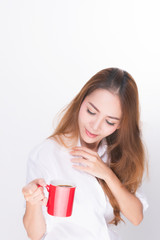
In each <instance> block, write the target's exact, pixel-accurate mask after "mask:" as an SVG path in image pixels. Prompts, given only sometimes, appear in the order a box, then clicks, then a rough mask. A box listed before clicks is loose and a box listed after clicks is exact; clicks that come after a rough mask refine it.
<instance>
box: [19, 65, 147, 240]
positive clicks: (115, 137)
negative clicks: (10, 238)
mask: <svg viewBox="0 0 160 240" xmlns="http://www.w3.org/2000/svg"><path fill="white" fill-rule="evenodd" d="M63 112H64V114H63V116H62V118H61V120H60V122H59V124H58V126H57V128H56V129H55V131H54V133H53V134H52V135H51V136H50V137H48V138H47V139H45V140H44V141H43V142H42V143H40V144H39V145H38V146H36V147H35V148H34V149H33V150H32V151H31V153H30V156H29V160H28V170H27V185H26V186H25V187H24V188H23V190H22V191H23V194H24V197H25V199H26V212H25V215H24V218H23V221H24V226H25V229H26V231H27V234H28V236H29V237H30V238H31V239H33V240H36V239H37V240H38V239H42V238H43V239H45V240H49V239H54V240H58V239H65V238H66V239H69V240H71V239H82V238H83V239H86V240H97V239H101V240H103V239H105V240H113V239H114V240H117V239H119V238H118V236H116V235H114V234H113V233H112V232H111V230H110V225H111V224H115V225H117V224H118V223H119V222H120V221H123V220H122V218H121V215H120V213H122V214H123V215H124V216H125V217H126V218H127V219H128V220H129V221H131V222H132V223H133V224H134V225H138V224H140V222H141V221H142V219H143V212H144V210H145V209H146V208H147V202H146V200H145V198H144V196H143V195H142V194H140V192H139V189H138V188H139V187H140V185H141V182H142V177H143V173H144V169H145V157H144V149H143V144H142V140H141V133H140V129H139V103H138V90H137V86H136V83H135V81H134V79H133V78H132V76H131V75H130V74H129V73H127V72H126V71H123V70H121V69H117V68H108V69H104V70H102V71H100V72H98V73H97V74H95V75H94V76H93V77H92V78H91V79H90V80H89V81H88V82H87V83H86V84H85V85H84V87H83V88H82V89H81V91H80V92H79V94H78V95H77V96H76V97H75V98H74V99H73V100H72V101H71V103H70V104H69V105H68V106H67V107H66V108H65V109H64V111H63ZM59 178H63V179H64V178H65V179H67V180H72V181H74V182H75V184H76V186H77V188H76V194H75V200H74V209H73V213H72V216H71V217H69V218H57V217H52V216H49V215H48V214H47V213H46V209H45V207H42V205H44V206H45V205H46V203H47V198H46V197H45V194H44V191H43V186H45V185H46V184H47V183H48V182H50V181H51V180H52V179H59ZM38 185H41V186H42V187H38ZM137 189H138V191H137Z"/></svg>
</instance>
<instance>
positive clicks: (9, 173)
mask: <svg viewBox="0 0 160 240" xmlns="http://www.w3.org/2000/svg"><path fill="white" fill-rule="evenodd" d="M158 2H159V1H158V0H157V1H156V0H152V1H148V0H134V1H129V0H110V1H109V0H106V1H105V0H45V1H44V0H26V1H25V0H10V1H9V0H0V81H1V84H0V107H1V108H0V121H1V123H0V150H1V151H0V161H1V166H0V178H1V180H0V190H1V191H0V194H1V197H0V234H1V239H3V240H10V239H16V240H22V239H24V240H25V239H27V237H26V232H25V230H24V227H23V224H22V216H23V210H24V209H23V205H24V199H23V196H22V193H21V189H22V187H23V186H24V185H25V176H26V161H27V156H28V153H29V151H30V150H31V149H32V148H33V147H34V146H35V145H37V144H38V143H40V142H41V141H42V140H43V139H44V138H46V137H48V136H49V135H50V134H51V133H52V132H53V119H54V118H55V116H56V114H57V113H58V112H59V111H60V110H61V109H62V108H63V107H64V106H66V104H68V103H69V102H70V100H72V98H73V97H74V96H75V95H76V94H77V93H78V92H79V90H80V89H81V87H82V86H83V85H84V83H86V82H87V81H88V80H89V78H90V77H91V76H92V75H93V74H95V73H96V72H98V71H99V70H101V69H103V68H107V67H119V68H122V69H124V70H127V71H128V72H129V73H131V75H132V76H133V77H134V78H135V80H136V82H137V85H138V88H139V96H140V107H141V120H142V128H143V138H144V142H145V145H146V147H147V149H148V158H149V170H150V178H149V180H146V178H145V181H144V192H145V194H146V196H147V198H148V202H149V205H150V206H149V208H148V210H147V212H146V213H145V216H144V220H143V222H142V223H141V224H140V225H139V226H138V227H135V226H132V225H131V224H130V223H129V222H128V221H126V224H125V225H124V224H121V226H120V228H119V227H118V229H119V231H120V232H121V235H122V239H123V240H135V239H141V240H150V239H154V240H158V239H159V235H158V234H157V233H158V229H159V221H158V219H159V213H158V212H159V211H160V210H159V202H160V195H159V193H158V189H159V184H158V183H159V179H158V172H159V169H160V164H159V161H160V151H159V147H160V146H159V143H158V142H159V139H158V138H159V135H160V128H159V122H160V113H159V109H160V97H159V91H160V85H159V81H160V67H159V61H160V47H159V45H160V44H159V43H160V35H159V23H160V15H159V5H158Z"/></svg>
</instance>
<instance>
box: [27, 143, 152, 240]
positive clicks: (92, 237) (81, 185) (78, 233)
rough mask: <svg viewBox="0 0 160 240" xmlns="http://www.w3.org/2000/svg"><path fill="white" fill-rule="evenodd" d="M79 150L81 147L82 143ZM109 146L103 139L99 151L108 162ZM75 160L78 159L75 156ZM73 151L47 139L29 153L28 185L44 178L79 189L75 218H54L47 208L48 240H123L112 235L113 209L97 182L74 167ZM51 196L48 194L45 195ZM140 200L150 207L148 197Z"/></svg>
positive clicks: (140, 196)
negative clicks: (67, 183) (72, 185)
mask: <svg viewBox="0 0 160 240" xmlns="http://www.w3.org/2000/svg"><path fill="white" fill-rule="evenodd" d="M77 146H81V143H80V139H79V140H78V144H77ZM106 150H107V143H106V140H105V139H103V140H102V141H101V144H100V146H99V148H98V155H99V156H100V157H101V159H102V160H103V161H104V162H106V161H107V152H106ZM74 157H75V156H74ZM71 158H73V156H72V155H71V154H70V153H69V150H68V149H66V148H65V147H63V146H61V145H59V144H58V143H57V142H56V141H54V140H53V139H45V140H43V142H41V143H40V144H38V145H37V146H35V147H34V148H33V149H32V150H31V151H30V153H29V158H28V163H27V183H29V182H31V181H32V180H34V179H36V178H44V179H45V181H46V183H47V184H49V183H50V182H51V180H58V179H60V180H64V181H65V180H66V181H67V182H73V184H75V185H76V191H75V197H74V205H73V211H72V216H71V217H54V216H50V215H49V214H48V213H47V211H46V207H44V208H43V213H44V216H45V220H46V229H47V230H46V234H45V236H44V237H43V239H45V240H53V239H54V240H62V239H67V240H75V239H76V240H82V239H83V240H97V239H100V240H119V237H118V236H117V235H115V233H113V232H111V230H110V227H109V224H108V223H109V222H110V221H111V220H112V219H113V218H114V215H113V208H112V206H111V204H110V203H109V200H108V197H107V196H106V195H105V194H104V192H103V189H102V188H101V186H100V184H99V183H98V181H97V179H96V178H95V177H94V176H92V175H90V174H88V173H86V172H82V171H79V170H76V169H74V168H73V167H72V165H73V163H72V162H71V161H70V159H71ZM45 194H46V195H47V191H45ZM136 195H137V197H138V198H139V199H140V200H141V202H142V204H143V210H144V211H145V210H146V209H147V207H148V204H147V201H146V199H145V197H144V196H143V195H142V194H141V193H140V192H138V191H137V193H136Z"/></svg>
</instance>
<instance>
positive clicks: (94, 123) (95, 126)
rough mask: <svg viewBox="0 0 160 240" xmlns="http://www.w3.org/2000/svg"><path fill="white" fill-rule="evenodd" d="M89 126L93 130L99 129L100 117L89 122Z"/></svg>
mask: <svg viewBox="0 0 160 240" xmlns="http://www.w3.org/2000/svg"><path fill="white" fill-rule="evenodd" d="M90 126H91V129H93V130H94V131H99V130H100V128H101V119H100V118H97V119H94V121H92V122H91V123H90ZM95 133H96V132H95Z"/></svg>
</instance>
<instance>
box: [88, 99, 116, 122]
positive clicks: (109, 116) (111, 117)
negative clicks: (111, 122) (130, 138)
mask: <svg viewBox="0 0 160 240" xmlns="http://www.w3.org/2000/svg"><path fill="white" fill-rule="evenodd" d="M88 103H89V104H90V105H91V106H92V107H93V108H94V109H95V110H96V111H97V112H100V111H99V109H98V108H97V107H96V106H94V104H93V103H91V102H88ZM107 117H109V118H112V119H116V120H120V119H119V118H117V117H113V116H107Z"/></svg>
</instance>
